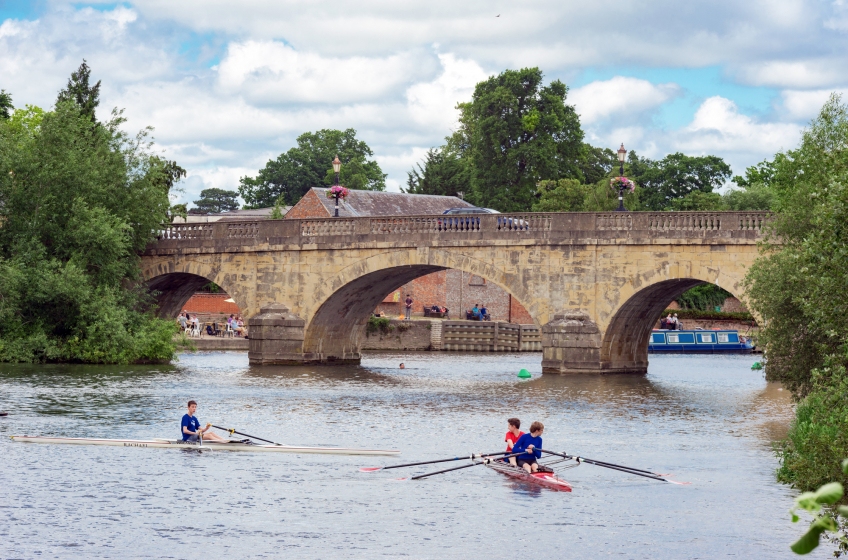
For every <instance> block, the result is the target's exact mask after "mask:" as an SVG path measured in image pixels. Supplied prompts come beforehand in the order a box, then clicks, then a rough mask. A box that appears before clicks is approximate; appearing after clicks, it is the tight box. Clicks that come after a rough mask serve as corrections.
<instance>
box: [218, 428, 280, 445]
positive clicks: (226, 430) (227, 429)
mask: <svg viewBox="0 0 848 560" xmlns="http://www.w3.org/2000/svg"><path fill="white" fill-rule="evenodd" d="M212 427H213V428H218V429H219V430H224V431H225V432H229V434H230V435H233V434H238V435H240V436H244V437H249V438H251V439H258V440H259V441H264V442H265V443H270V444H272V445H280V446H283V444H282V443H277V442H276V441H271V440H270V439H262V438H261V437H256V436H252V435H250V434H245V433H243V432H238V431H236V430H234V429H233V428H222V427H221V426H216V425H215V424H212Z"/></svg>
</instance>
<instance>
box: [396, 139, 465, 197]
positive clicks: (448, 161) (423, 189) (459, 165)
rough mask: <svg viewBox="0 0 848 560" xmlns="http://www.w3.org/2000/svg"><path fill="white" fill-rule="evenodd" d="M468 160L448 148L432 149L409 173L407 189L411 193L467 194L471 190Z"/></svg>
mask: <svg viewBox="0 0 848 560" xmlns="http://www.w3.org/2000/svg"><path fill="white" fill-rule="evenodd" d="M470 188H471V182H470V170H469V167H468V162H467V161H464V160H463V159H462V158H460V157H459V155H458V154H456V153H455V152H452V151H450V150H448V149H447V148H440V149H430V150H428V151H427V155H426V157H425V158H424V165H423V166H422V165H421V164H420V163H419V164H418V166H417V169H416V168H413V169H412V171H409V172H408V173H407V180H406V189H403V191H404V192H407V193H410V194H436V195H442V196H457V195H458V194H460V193H461V194H462V195H463V196H464V195H467V194H468V193H469V192H470Z"/></svg>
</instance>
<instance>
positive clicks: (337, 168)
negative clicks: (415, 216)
mask: <svg viewBox="0 0 848 560" xmlns="http://www.w3.org/2000/svg"><path fill="white" fill-rule="evenodd" d="M622 146H624V144H622ZM341 168H342V162H341V160H339V156H336V159H334V160H333V172H334V173H335V174H336V182H335V184H334V185H333V186H334V187H338V186H339V171H340V170H341ZM331 190H333V191H335V192H334V193H333V197H334V198H335V199H336V216H335V217H336V218H338V217H339V195H340V194H341V189H335V188H334V189H331Z"/></svg>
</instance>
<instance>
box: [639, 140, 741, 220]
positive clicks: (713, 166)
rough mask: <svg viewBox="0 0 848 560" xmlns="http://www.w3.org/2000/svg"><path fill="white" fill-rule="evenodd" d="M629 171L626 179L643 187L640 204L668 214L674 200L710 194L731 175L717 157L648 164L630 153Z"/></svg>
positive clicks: (672, 157) (683, 157) (681, 157)
mask: <svg viewBox="0 0 848 560" xmlns="http://www.w3.org/2000/svg"><path fill="white" fill-rule="evenodd" d="M628 167H629V169H630V173H631V175H629V177H630V178H631V179H633V180H635V181H636V182H637V183H638V184H639V186H640V187H642V193H641V200H642V203H643V204H644V206H645V208H646V209H647V210H667V209H669V208H672V203H673V201H674V200H676V199H680V198H683V197H685V196H687V195H688V194H690V193H692V192H696V191H697V192H700V193H704V194H705V193H711V192H713V190H714V189H716V188H718V187H720V186H722V185H724V183H725V182H727V180H728V179H729V178H730V174H731V171H730V166H729V165H727V164H726V163H725V162H724V160H723V159H721V158H720V157H718V156H687V155H684V154H681V153H675V154H669V155H667V156H666V157H664V158H663V159H661V160H659V161H651V160H648V159H644V158H639V157H638V156H636V154H634V153H633V152H631V154H630V158H629V159H628ZM702 200H704V199H702Z"/></svg>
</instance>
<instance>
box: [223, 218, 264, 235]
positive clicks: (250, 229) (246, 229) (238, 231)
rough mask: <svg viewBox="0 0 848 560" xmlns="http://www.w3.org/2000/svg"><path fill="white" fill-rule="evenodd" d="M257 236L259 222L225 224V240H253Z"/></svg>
mask: <svg viewBox="0 0 848 560" xmlns="http://www.w3.org/2000/svg"><path fill="white" fill-rule="evenodd" d="M257 235H259V222H235V223H227V239H255V238H256V236H257Z"/></svg>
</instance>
